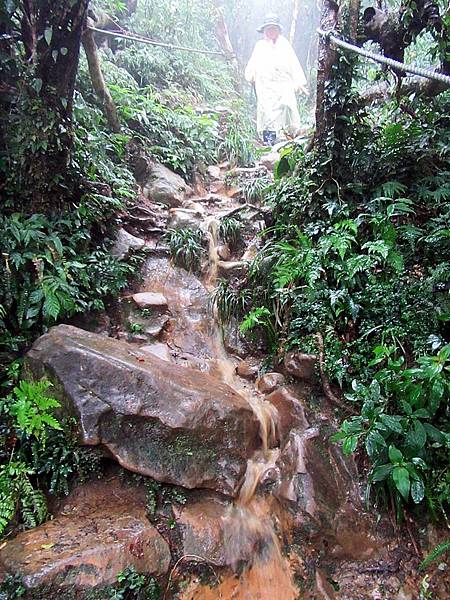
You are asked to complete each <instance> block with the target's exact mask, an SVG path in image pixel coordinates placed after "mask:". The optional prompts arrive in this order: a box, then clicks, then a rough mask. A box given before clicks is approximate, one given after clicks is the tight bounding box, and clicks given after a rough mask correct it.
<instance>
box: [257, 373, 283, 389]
mask: <svg viewBox="0 0 450 600" xmlns="http://www.w3.org/2000/svg"><path fill="white" fill-rule="evenodd" d="M284 382H285V378H284V375H282V374H281V373H266V374H265V375H262V376H261V377H258V379H257V380H256V387H257V388H258V390H259V391H260V392H262V393H263V394H270V393H271V392H273V391H274V390H276V389H277V388H278V387H280V386H282V385H284Z"/></svg>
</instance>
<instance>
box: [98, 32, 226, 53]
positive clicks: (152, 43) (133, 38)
mask: <svg viewBox="0 0 450 600" xmlns="http://www.w3.org/2000/svg"><path fill="white" fill-rule="evenodd" d="M88 29H91V30H92V31H95V32H97V33H102V34H103V35H110V36H112V37H118V38H121V39H124V40H130V41H132V42H141V43H143V44H149V45H150V46H160V47H161V48H169V49H171V50H184V51H186V52H195V53H196V54H210V55H212V56H221V57H224V56H225V55H224V54H223V52H218V51H215V50H200V49H198V48H188V47H186V46H177V45H175V44H165V43H164V42H156V41H155V40H151V39H149V38H146V37H144V36H140V35H136V34H133V35H131V34H128V33H120V32H118V31H108V30H106V29H99V28H98V27H88Z"/></svg>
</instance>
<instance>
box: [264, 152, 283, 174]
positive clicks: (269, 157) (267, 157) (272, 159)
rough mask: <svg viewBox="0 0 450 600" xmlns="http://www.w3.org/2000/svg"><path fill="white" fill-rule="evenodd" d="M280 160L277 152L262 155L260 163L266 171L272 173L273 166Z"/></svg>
mask: <svg viewBox="0 0 450 600" xmlns="http://www.w3.org/2000/svg"><path fill="white" fill-rule="evenodd" d="M279 160H280V155H279V153H278V152H269V153H267V154H262V155H261V158H260V163H261V164H262V165H263V166H264V167H266V169H267V170H268V171H273V169H274V167H275V164H276V163H277V162H278V161H279Z"/></svg>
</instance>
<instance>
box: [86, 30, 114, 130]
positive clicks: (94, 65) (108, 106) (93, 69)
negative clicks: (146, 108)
mask: <svg viewBox="0 0 450 600" xmlns="http://www.w3.org/2000/svg"><path fill="white" fill-rule="evenodd" d="M83 48H84V51H85V52H86V58H87V61H88V65H89V74H90V76H91V81H92V86H93V88H94V90H95V93H96V94H97V96H98V99H99V101H100V104H101V107H102V111H103V114H104V115H105V118H106V120H107V122H108V125H109V127H110V129H111V130H112V131H114V132H116V133H118V132H119V131H120V122H119V116H118V114H117V109H116V107H115V105H114V102H113V99H112V97H111V94H110V91H109V89H108V88H107V86H106V83H105V80H104V78H103V73H102V69H101V66H100V58H99V55H98V51H97V44H96V43H95V38H94V32H93V31H92V30H91V29H88V28H87V29H86V30H85V32H84V33H83Z"/></svg>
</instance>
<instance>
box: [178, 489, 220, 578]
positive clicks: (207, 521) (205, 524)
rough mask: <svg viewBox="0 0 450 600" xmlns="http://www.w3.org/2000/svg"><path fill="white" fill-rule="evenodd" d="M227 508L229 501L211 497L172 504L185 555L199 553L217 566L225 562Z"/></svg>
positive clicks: (197, 554)
mask: <svg viewBox="0 0 450 600" xmlns="http://www.w3.org/2000/svg"><path fill="white" fill-rule="evenodd" d="M227 510H229V505H228V504H226V503H225V502H223V501H220V500H218V499H216V498H213V497H205V498H202V499H200V501H198V502H195V503H194V504H188V505H187V506H183V507H181V506H177V507H174V513H175V518H176V521H177V525H178V527H179V530H180V537H181V543H182V552H183V554H184V555H195V556H200V557H201V558H205V559H206V560H207V562H208V563H210V564H213V565H215V566H217V567H223V566H227V565H228V560H227V554H226V548H225V546H224V539H223V535H224V534H223V528H224V517H225V516H226V514H227Z"/></svg>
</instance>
